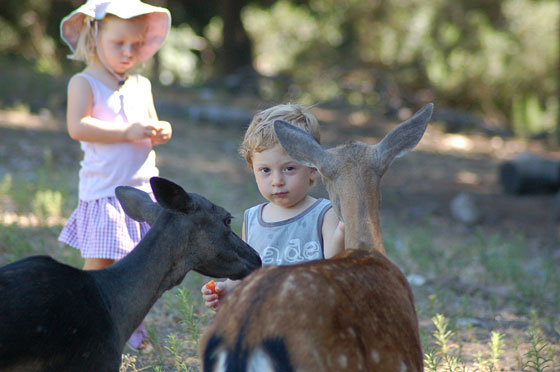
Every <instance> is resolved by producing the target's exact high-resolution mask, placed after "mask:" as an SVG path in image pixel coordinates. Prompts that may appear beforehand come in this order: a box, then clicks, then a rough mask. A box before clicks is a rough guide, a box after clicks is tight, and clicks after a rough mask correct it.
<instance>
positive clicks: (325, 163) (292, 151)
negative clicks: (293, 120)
mask: <svg viewBox="0 0 560 372" xmlns="http://www.w3.org/2000/svg"><path fill="white" fill-rule="evenodd" d="M274 131H275V132H276V136H277V137H278V140H279V141H280V144H281V145H282V147H283V148H284V150H286V153H287V154H288V155H289V156H290V157H291V158H292V159H294V160H295V161H297V162H299V163H301V164H303V165H305V166H307V167H315V168H317V169H318V170H319V172H320V173H321V174H323V175H325V174H326V173H329V169H330V168H332V159H331V157H332V155H331V154H330V153H328V152H327V151H325V150H324V149H323V148H322V147H321V145H320V144H319V143H318V142H317V141H316V140H315V138H313V137H312V136H311V135H310V134H309V133H307V132H305V131H304V130H302V129H300V128H298V127H295V126H293V125H291V124H289V123H287V122H285V121H283V120H275V121H274Z"/></svg>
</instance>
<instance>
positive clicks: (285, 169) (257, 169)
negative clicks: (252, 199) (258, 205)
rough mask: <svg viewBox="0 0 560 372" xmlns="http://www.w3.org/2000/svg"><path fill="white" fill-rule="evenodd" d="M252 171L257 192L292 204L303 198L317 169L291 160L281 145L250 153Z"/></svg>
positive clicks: (272, 199)
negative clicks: (251, 156)
mask: <svg viewBox="0 0 560 372" xmlns="http://www.w3.org/2000/svg"><path fill="white" fill-rule="evenodd" d="M252 160H253V174H254V175H255V180H256V181H257V186H258V188H259V191H260V193H261V195H262V196H263V197H264V198H265V199H266V200H268V201H270V202H271V203H274V204H276V205H278V206H281V207H284V208H293V207H295V206H297V205H298V204H299V203H301V202H303V201H304V200H305V198H306V196H307V191H308V190H309V187H310V186H311V184H312V182H313V181H315V179H316V178H317V170H316V169H314V168H309V167H306V166H304V165H301V164H300V163H298V162H296V161H295V160H293V159H292V158H291V157H289V156H288V154H286V152H285V151H284V149H283V148H282V146H280V145H276V146H274V147H272V148H270V149H267V150H264V151H261V152H255V153H254V154H253V158H252Z"/></svg>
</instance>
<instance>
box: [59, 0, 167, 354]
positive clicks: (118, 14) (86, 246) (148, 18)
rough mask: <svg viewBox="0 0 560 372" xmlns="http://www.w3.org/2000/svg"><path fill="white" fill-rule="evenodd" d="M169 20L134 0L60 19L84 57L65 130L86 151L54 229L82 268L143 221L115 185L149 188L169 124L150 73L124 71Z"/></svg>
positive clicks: (112, 253) (136, 236)
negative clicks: (64, 218) (132, 214)
mask: <svg viewBox="0 0 560 372" xmlns="http://www.w3.org/2000/svg"><path fill="white" fill-rule="evenodd" d="M170 26H171V15H170V13H169V11H168V10H167V9H164V8H160V7H155V6H151V5H148V4H145V3H142V2H141V1H139V0H112V1H107V0H104V1H99V0H89V1H88V2H87V3H85V4H84V5H82V6H81V7H79V8H78V9H76V10H75V11H73V12H72V13H70V14H69V15H68V16H66V17H65V18H64V19H63V20H62V22H61V24H60V30H61V37H62V39H63V40H64V41H65V42H66V43H67V44H68V46H69V47H70V49H71V50H72V52H73V54H72V55H71V56H70V58H72V59H76V60H80V61H83V62H85V63H86V65H87V66H86V68H85V69H84V70H83V71H82V72H80V73H78V74H76V75H74V76H73V77H72V78H71V79H70V82H69V84H68V106H67V113H66V119H67V127H68V133H69V134H70V137H72V138H73V139H75V140H77V141H80V144H81V148H82V150H83V152H84V158H83V160H82V162H81V169H80V174H79V178H80V179H79V203H78V207H77V208H76V210H75V211H74V213H73V214H72V216H71V217H70V219H69V220H68V223H67V224H66V226H65V227H64V229H63V230H62V232H61V234H60V236H59V240H60V241H61V242H63V243H66V244H68V245H70V246H72V247H75V248H77V249H79V250H80V251H81V254H82V257H84V258H85V264H84V270H95V269H101V268H103V267H106V266H109V265H111V264H112V263H113V262H115V260H118V259H120V258H122V257H124V256H125V255H126V254H127V253H129V252H130V251H131V250H132V249H133V248H134V247H135V246H136V244H137V243H138V242H139V241H140V239H141V238H142V236H144V234H145V233H146V232H147V231H148V229H149V225H147V224H146V223H138V222H136V221H134V220H132V219H131V218H129V217H128V216H127V215H126V214H125V213H124V211H123V209H122V208H121V205H120V203H119V202H118V200H117V199H116V197H115V187H116V186H119V185H128V186H134V187H137V188H139V189H141V190H144V191H146V192H150V191H151V190H150V185H149V179H150V178H151V177H153V176H157V175H158V173H159V172H158V169H157V167H156V162H155V153H154V151H153V150H152V147H153V146H156V145H159V144H163V143H166V142H167V141H169V139H170V138H171V125H170V124H169V123H168V122H166V121H159V120H158V117H157V114H156V110H155V108H154V102H153V98H152V91H151V84H150V81H149V80H148V79H147V78H145V77H143V76H140V75H129V71H130V69H132V68H133V67H134V66H136V65H137V64H138V63H140V62H142V61H144V60H146V59H148V58H150V57H151V56H152V55H153V54H154V53H156V51H157V50H158V49H159V48H160V47H161V45H162V44H163V42H164V40H165V38H166V37H167V34H168V32H169V29H170ZM138 280H141V278H138ZM145 337H146V332H145V330H144V327H143V325H142V326H141V327H140V328H139V329H138V330H137V331H136V332H135V333H134V334H133V335H132V337H131V338H130V340H129V344H130V345H131V346H132V347H134V348H138V349H145V348H146V347H147V346H149V343H148V342H147V341H144V338H145Z"/></svg>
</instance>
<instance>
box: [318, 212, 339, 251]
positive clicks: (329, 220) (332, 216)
mask: <svg viewBox="0 0 560 372" xmlns="http://www.w3.org/2000/svg"><path fill="white" fill-rule="evenodd" d="M322 232H323V248H324V252H325V258H331V257H333V256H336V255H337V254H339V253H340V252H342V251H343V250H344V223H342V222H340V221H339V220H338V217H337V216H336V213H334V210H333V209H332V208H331V209H329V210H328V211H327V213H325V217H324V218H323V228H322Z"/></svg>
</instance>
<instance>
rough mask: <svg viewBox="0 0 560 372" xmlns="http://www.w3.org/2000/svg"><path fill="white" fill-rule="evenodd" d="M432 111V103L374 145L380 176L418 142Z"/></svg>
mask: <svg viewBox="0 0 560 372" xmlns="http://www.w3.org/2000/svg"><path fill="white" fill-rule="evenodd" d="M433 109H434V104H433V103H429V104H427V105H425V106H424V107H422V108H421V109H420V110H418V111H417V112H416V113H415V114H414V115H412V117H410V118H409V119H408V120H406V121H405V122H403V123H401V124H399V126H398V127H396V128H395V129H393V130H392V131H391V132H389V134H387V135H386V136H385V137H384V138H383V140H382V141H381V142H379V143H378V144H377V145H376V149H377V156H378V161H379V165H380V169H381V174H383V173H385V171H386V170H387V168H388V167H389V165H391V163H392V161H393V160H394V159H396V158H398V157H401V156H403V155H405V154H406V153H408V152H409V151H410V150H412V149H413V148H414V147H415V146H416V145H417V144H418V142H420V139H421V138H422V136H423V135H424V132H425V131H426V127H427V125H428V122H429V121H430V118H431V117H432V111H433Z"/></svg>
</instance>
